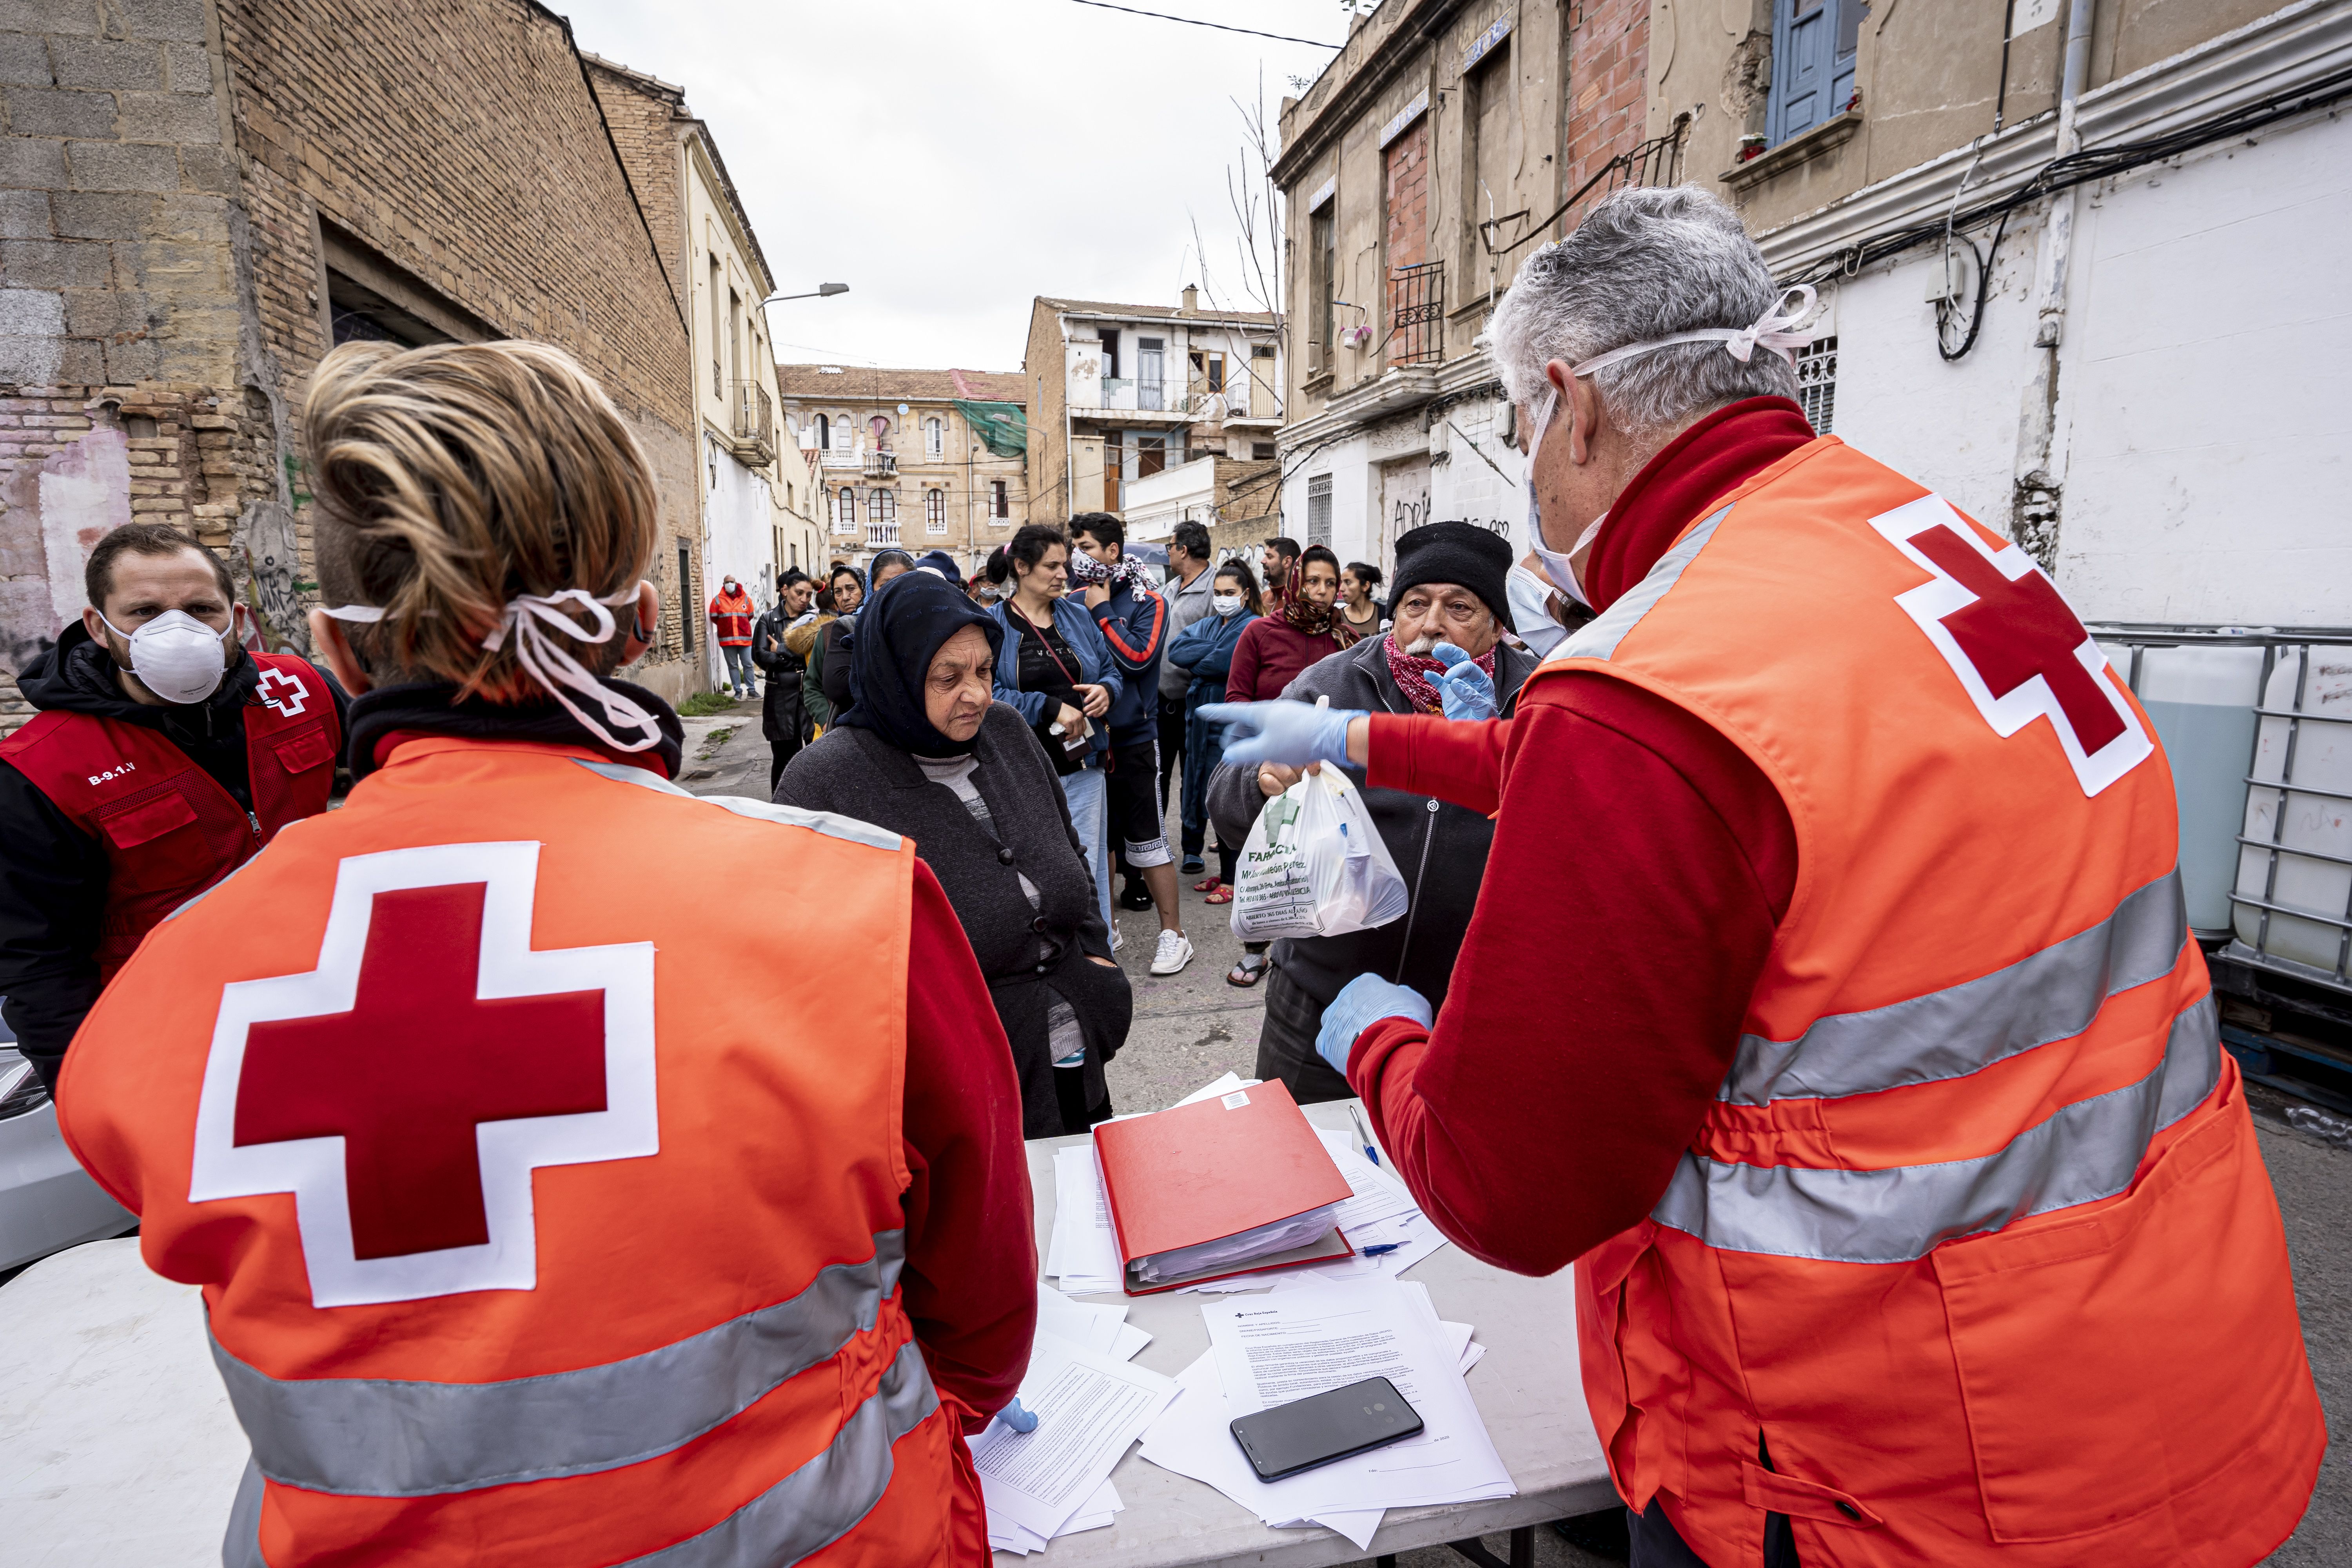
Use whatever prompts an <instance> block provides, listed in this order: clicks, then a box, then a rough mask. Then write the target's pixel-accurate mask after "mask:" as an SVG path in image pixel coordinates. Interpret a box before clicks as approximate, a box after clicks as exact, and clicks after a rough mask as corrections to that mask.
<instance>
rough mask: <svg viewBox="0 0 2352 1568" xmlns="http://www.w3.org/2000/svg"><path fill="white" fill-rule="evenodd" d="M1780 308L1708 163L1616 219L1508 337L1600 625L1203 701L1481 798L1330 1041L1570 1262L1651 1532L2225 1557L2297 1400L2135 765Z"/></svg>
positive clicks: (2155, 818)
mask: <svg viewBox="0 0 2352 1568" xmlns="http://www.w3.org/2000/svg"><path fill="white" fill-rule="evenodd" d="M1803 310H1804V305H1803V302H1802V301H1800V302H1799V303H1797V304H1795V305H1794V306H1791V305H1790V304H1789V303H1787V301H1786V297H1785V295H1784V293H1783V290H1782V289H1780V286H1779V285H1778V284H1776V283H1775V282H1774V281H1773V279H1772V276H1771V273H1770V271H1769V268H1766V266H1765V264H1764V258H1763V257H1762V255H1761V254H1760V253H1759V251H1758V249H1757V247H1756V245H1755V242H1754V241H1753V240H1751V239H1750V238H1749V237H1748V235H1747V234H1746V233H1745V232H1744V231H1743V230H1742V229H1741V227H1740V226H1739V221H1738V217H1737V216H1735V215H1734V214H1732V213H1731V212H1730V211H1729V209H1727V207H1726V206H1725V205H1723V204H1722V203H1721V202H1719V201H1717V200H1716V199H1715V198H1714V197H1712V196H1709V195H1706V194H1705V193H1703V192H1700V191H1697V190H1696V189H1690V188H1684V189H1673V190H1660V189H1639V190H1628V191H1621V192H1618V193H1617V194H1616V195H1612V196H1610V197H1609V198H1608V199H1606V200H1604V201H1602V202H1601V203H1599V204H1597V205H1595V206H1594V207H1593V209H1592V210H1591V213H1589V214H1588V215H1587V216H1586V217H1585V220H1584V222H1583V223H1582V225H1580V226H1579V228H1578V229H1577V231H1576V232H1575V233H1574V234H1571V235H1570V237H1568V238H1567V239H1566V240H1563V241H1561V242H1560V243H1559V244H1558V245H1555V246H1550V247H1546V248H1545V249H1543V250H1541V251H1539V252H1538V253H1537V254H1536V255H1535V256H1534V257H1533V258H1530V259H1529V260H1528V263H1527V264H1526V265H1525V266H1524V267H1523V268H1521V270H1520V273H1519V276H1518V279H1517V281H1516V282H1515V283H1514V284H1513V285H1512V288H1511V291H1510V293H1509V295H1508V296H1507V298H1506V299H1505V300H1504V301H1503V304H1502V306H1501V308H1500V309H1499V310H1497V312H1496V319H1495V323H1494V326H1493V329H1492V335H1493V340H1494V343H1495V357H1496V366H1497V369H1498V370H1499V372H1500V374H1501V376H1502V379H1503V384H1504V385H1505V387H1506V388H1507V390H1508V391H1509V393H1510V395H1511V396H1512V398H1513V399H1514V401H1515V402H1516V403H1517V405H1518V406H1519V407H1520V409H1521V411H1522V413H1523V414H1524V416H1526V424H1525V425H1524V426H1522V428H1523V429H1525V430H1526V431H1527V432H1528V436H1529V447H1530V449H1529V452H1528V467H1529V469H1530V479H1531V489H1532V492H1533V494H1534V496H1535V498H1536V500H1537V502H1538V506H1539V508H1540V511H1539V516H1538V519H1537V521H1538V538H1539V539H1540V540H1541V541H1542V544H1543V549H1544V551H1545V552H1546V553H1545V555H1544V557H1543V559H1544V563H1545V568H1546V573H1547V574H1548V575H1549V576H1550V577H1551V579H1552V581H1553V582H1554V584H1556V585H1557V586H1558V587H1559V590H1560V591H1561V592H1562V593H1564V594H1567V595H1572V596H1574V597H1576V598H1579V599H1582V600H1588V601H1589V602H1590V603H1591V605H1593V606H1594V607H1595V608H1596V609H1597V610H1598V611H1599V615H1598V616H1597V618H1595V619H1594V620H1593V621H1592V622H1591V624H1590V625H1588V626H1584V627H1582V628H1581V629H1580V630H1579V631H1577V632H1575V633H1574V634H1572V635H1571V636H1570V637H1569V639H1568V640H1567V641H1565V642H1564V643H1562V644H1561V645H1560V647H1559V648H1558V649H1557V650H1556V651H1555V652H1554V653H1553V655H1552V656H1551V658H1549V659H1548V660H1547V661H1546V662H1545V664H1544V665H1543V666H1542V667H1541V668H1538V670H1537V671H1536V673H1535V674H1534V675H1532V676H1530V677H1529V678H1528V682H1527V684H1526V685H1525V686H1524V687H1523V688H1522V689H1521V691H1520V695H1519V701H1518V708H1517V712H1516V714H1515V715H1514V716H1513V717H1511V718H1508V719H1498V720H1494V721H1486V722H1480V723H1460V722H1448V721H1445V720H1444V719H1433V718H1426V717H1421V716H1403V715H1397V714H1389V713H1374V714H1370V715H1365V714H1349V713H1344V712H1337V711H1326V712H1321V713H1318V712H1317V711H1316V710H1312V709H1308V708H1306V707H1303V706H1301V705H1300V704H1297V703H1290V702H1273V703H1256V704H1234V705H1228V706H1226V707H1223V708H1222V709H1220V708H1210V709H1204V710H1202V716H1203V717H1204V718H1205V719H1207V720H1208V721H1211V722H1220V723H1226V724H1228V725H1229V726H1230V728H1229V729H1228V731H1227V733H1228V736H1229V743H1228V746H1227V749H1226V752H1225V760H1226V761H1227V762H1228V763H1235V762H1257V763H1284V764H1287V765H1293V766H1296V765H1298V764H1300V763H1307V762H1310V761H1315V762H1339V761H1347V762H1352V763H1359V764H1363V765H1365V768H1366V777H1367V782H1368V783H1369V784H1370V785H1372V786H1373V787H1375V788H1381V787H1388V788H1399V789H1420V790H1424V791H1427V792H1428V793H1430V794H1432V795H1440V796H1443V797H1444V798H1446V799H1448V800H1451V801H1453V802H1454V803H1455V804H1457V805H1466V806H1469V807H1470V808H1471V809H1473V810H1479V811H1488V812H1493V813H1495V838H1494V847H1493V848H1492V850H1491V852H1490V853H1489V855H1488V858H1487V862H1486V877H1485V879H1484V881H1483V883H1482V885H1481V888H1480V890H1479V895H1478V902H1477V906H1476V909H1475V911H1474V912H1473V914H1472V915H1471V918H1470V922H1469V929H1468V931H1467V933H1466V935H1465V938H1464V940H1463V942H1462V945H1461V949H1460V952H1459V954H1458V956H1457V958H1456V961H1455V963H1454V971H1453V974H1452V984H1451V988H1450V989H1449V991H1448V993H1447V994H1446V998H1445V1002H1444V1006H1443V1008H1442V1010H1440V1009H1433V1008H1432V1007H1431V1006H1430V1005H1429V1003H1428V1002H1427V1000H1425V999H1424V998H1423V997H1422V996H1420V995H1418V994H1415V993H1414V992H1413V991H1412V990H1411V989H1409V988H1408V987H1405V986H1402V985H1398V984H1393V983H1392V982H1391V979H1390V978H1389V977H1388V976H1385V975H1378V974H1362V975H1359V976H1357V977H1356V978H1355V979H1353V980H1351V981H1349V983H1348V984H1347V985H1346V986H1345V987H1343V988H1342V989H1341V990H1340V991H1339V993H1338V994H1336V995H1335V996H1333V997H1332V999H1331V1001H1330V1003H1329V1005H1327V1006H1326V1007H1325V1008H1324V1010H1323V1021H1322V1026H1321V1029H1320V1032H1319V1033H1318V1037H1317V1042H1316V1043H1317V1049H1318V1054H1320V1055H1321V1056H1322V1057H1323V1058H1324V1059H1325V1060H1326V1061H1328V1062H1330V1063H1331V1064H1332V1065H1333V1066H1334V1067H1337V1068H1340V1069H1341V1070H1343V1071H1344V1072H1345V1073H1346V1074H1347V1077H1348V1081H1349V1086H1350V1087H1351V1088H1353V1089H1355V1090H1356V1091H1357V1092H1358V1093H1360V1095H1362V1097H1363V1099H1364V1101H1365V1104H1366V1106H1367V1107H1368V1109H1370V1111H1371V1113H1372V1118H1373V1122H1374V1125H1375V1128H1376V1130H1377V1131H1379V1132H1380V1133H1381V1137H1382V1139H1383V1141H1384V1142H1386V1144H1387V1147H1388V1149H1389V1150H1390V1152H1391V1153H1393V1154H1394V1155H1395V1157H1396V1164H1397V1167H1398V1169H1399V1171H1400V1172H1401V1173H1402V1175H1403V1176H1404V1178H1405V1180H1406V1181H1407V1183H1408V1184H1410V1185H1411V1186H1412V1191H1413V1194H1414V1195H1415V1196H1416V1197H1417V1198H1419V1199H1420V1200H1421V1203H1422V1206H1423V1208H1424V1209H1425V1210H1426V1211H1427V1212H1428V1213H1429V1214H1430V1215H1431V1217H1432V1218H1433V1219H1434V1220H1435V1221H1436V1223H1437V1224H1438V1225H1439V1226H1441V1227H1442V1228H1443V1229H1444V1231H1445V1232H1446V1233H1447V1234H1448V1235H1449V1236H1451V1237H1453V1238H1454V1240H1455V1241H1457V1242H1459V1243H1460V1244H1461V1245H1462V1246H1463V1247H1465V1248H1467V1249H1469V1250H1470V1251H1472V1252H1475V1253H1476V1254H1477V1255H1478V1256H1480V1257H1482V1258H1487V1259H1489V1260H1490V1261H1493V1262H1495V1263H1497V1264H1499V1265H1501V1266H1503V1267H1505V1268H1511V1269H1514V1270H1517V1271H1518V1272H1521V1273H1527V1274H1548V1273H1550V1272H1552V1271H1553V1270H1555V1269H1557V1268H1560V1267H1561V1266H1562V1265H1563V1264H1565V1263H1567V1262H1569V1261H1570V1259H1574V1260H1575V1261H1576V1264H1577V1275H1578V1288H1579V1300H1578V1307H1577V1311H1576V1313H1575V1316H1576V1319H1577V1324H1578V1331H1579V1333H1580V1337H1581V1338H1582V1341H1583V1344H1582V1355H1581V1360H1582V1364H1583V1369H1584V1374H1585V1394H1586V1399H1587V1403H1588V1404H1589V1405H1590V1406H1591V1412H1592V1415H1593V1422H1594V1426H1595V1427H1596V1428H1597V1430H1598V1431H1599V1433H1600V1436H1601V1448H1602V1450H1603V1452H1604V1453H1605V1454H1606V1455H1607V1456H1608V1458H1609V1462H1610V1466H1611V1469H1612V1473H1613V1475H1614V1477H1615V1479H1616V1482H1617V1488H1618V1490H1619V1491H1620V1493H1622V1495H1623V1496H1624V1498H1625V1499H1626V1500H1628V1501H1629V1502H1630V1503H1632V1504H1633V1505H1635V1506H1636V1507H1637V1508H1639V1509H1640V1510H1642V1511H1641V1513H1640V1514H1639V1516H1638V1517H1637V1518H1636V1520H1635V1521H1634V1523H1633V1563H1634V1565H1635V1568H1692V1565H1693V1564H1696V1563H1706V1564H1712V1565H1714V1568H1731V1565H1732V1564H1744V1565H1747V1568H1759V1564H1760V1565H1761V1568H1785V1565H1788V1564H1791V1563H1795V1562H1797V1561H1798V1560H1800V1559H1801V1561H1802V1562H1803V1563H1806V1564H1808V1565H1809V1568H1840V1565H1843V1564H1850V1563H1895V1562H1904V1563H1937V1564H1938V1565H1939V1568H2000V1565H2004V1564H2017V1563H2027V1562H2045V1563H2058V1562H2065V1563H2107V1562H2114V1563H2127V1562H2159V1561H2161V1562H2168V1563H2186V1562H2196V1563H2210V1564H2211V1565H2213V1568H2245V1565H2248V1564H2251V1563H2255V1562H2258V1561H2260V1560H2261V1559H2262V1558H2263V1557H2264V1556H2266V1555H2267V1554H2268V1553H2269V1552H2271V1551H2272V1550H2273V1548H2275V1547H2276V1546H2277V1545H2278V1544H2279V1542H2281V1541H2283V1540H2284V1539H2285V1537H2286V1536H2287V1534H2288V1533H2289V1532H2290V1531H2293V1529H2294V1525H2295V1521H2297V1519H2299V1518H2300V1517H2301V1515H2302V1513H2303V1511H2304V1509H2305V1505H2306V1504H2307V1503H2308V1502H2309V1500H2310V1498H2311V1495H2312V1485H2313V1481H2314V1479H2315V1477H2316V1476H2317V1474H2318V1472H2319V1468H2320V1462H2321V1457H2322V1453H2323V1451H2324V1449H2325V1447H2326V1418H2325V1415H2324V1414H2323V1413H2322V1411H2321V1409H2320V1406H2319V1402H2318V1400H2317V1398H2316V1396H2315V1394H2314V1392H2313V1388H2312V1380H2311V1373H2310V1368H2309V1365H2308V1363H2307V1361H2306V1359H2305V1352H2304V1348H2303V1342H2302V1337H2301V1335H2300V1333H2299V1331H2298V1326H2297V1322H2296V1310H2295V1299H2294V1280H2293V1278H2292V1276H2291V1274H2290V1271H2289V1268H2288V1259H2287V1253H2286V1246H2285V1238H2284V1234H2283V1231H2282V1227H2281V1225H2280V1221H2279V1215H2278V1208H2277V1204H2276V1200H2275V1199H2274V1198H2273V1195H2272V1194H2271V1192H2270V1188H2269V1184H2268V1180H2267V1178H2266V1176H2265V1175H2264V1173H2263V1156H2262V1151H2261V1149H2260V1148H2259V1147H2258V1146H2257V1145H2256V1143H2255V1140H2254V1134H2253V1127H2252V1121H2250V1120H2249V1118H2248V1116H2247V1112H2246V1103H2245V1096H2244V1093H2243V1090H2242V1088H2241V1086H2240V1084H2239V1080H2238V1073H2237V1068H2236V1066H2235V1064H2234V1062H2233V1061H2231V1058H2228V1057H2226V1056H2224V1055H2223V1054H2222V1053H2221V1040H2220V1037H2219V1032H2218V1028H2217V1026H2216V1021H2215V1014H2214V1004H2213V999H2212V994H2211V990H2210V982H2209V980H2208V978H2207V976H2206V973H2205V967H2204V961H2203V956H2202V954H2201V953H2200V952H2199V951H2198V948H2197V945H2196V943H2195V942H2193V941H2191V940H2189V934H2188V932H2187V930H2186V927H2185V921H2184V920H2183V918H2182V916H2181V913H2180V891H2179V882H2178V880H2177V878H2176V875H2175V869H2174V868H2175V865H2176V862H2177V859H2178V854H2179V808H2178V805H2176V803H2175V800H2174V797H2173V793H2172V784H2171V780H2170V776H2169V774H2168V771H2167V770H2166V767H2165V764H2164V761H2163V752H2162V749H2161V747H2160V746H2158V744H2157V743H2156V742H2155V739H2154V737H2153V735H2152V734H2151V732H2150V731H2149V727H2148V725H2147V720H2146V717H2145V715H2143V714H2142V713H2140V712H2139V710H2137V707H2136V706H2135V705H2134V704H2133V703H2132V701H2131V699H2130V697H2129V695H2128V693H2126V691H2125V690H2124V689H2123V687H2122V683H2121V682H2120V681H2119V680H2117V679H2116V677H2115V674H2114V672H2113V671H2112V670H2111V669H2109V668H2107V665H2106V661H2105V659H2104V658H2101V657H2100V656H2099V654H2098V651H2097V646H2096V644H2095V643H2094V642H2093V641H2092V640H2091V637H2090V635H2089V634H2088V632H2086V631H2085V630H2084V627H2083V626H2082V624H2081V622H2080V621H2079V620H2077V619H2076V617H2075V616H2074V612H2073V611H2072V610H2071V609H2069V608H2068V607H2067V605H2066V604H2065V601H2064V600H2063V598H2062V597H2061V596H2060V595H2059V594H2058V591H2057V589H2056V588H2055V587H2054V586H2053V584H2051V583H2050V581H2049V580H2048V579H2047V578H2046V577H2045V576H2043V575H2042V573H2041V572H2040V571H2039V570H2038V569H2037V568H2036V567H2035V566H2034V565H2033V563H2032V561H2031V560H2030V559H2029V558H2028V557H2027V556H2026V555H2025V553H2024V552H2023V551H2022V550H2021V549H2020V548H2019V547H2018V546H2017V545H2015V544H2014V543H2011V542H2010V541H2008V540H2006V539H2004V538H2003V537H2001V536H2000V534H1998V533H1995V532H1993V531H1990V530H1988V529H1985V528H1982V527H1981V526H1979V524H1977V523H1975V522H1973V521H1970V520H1969V519H1967V518H1965V517H1963V516H1962V515H1960V514H1959V513H1958V511H1956V510H1954V509H1953V508H1952V507H1951V506H1950V505H1949V504H1948V503H1947V502H1945V501H1944V500H1941V499H1940V498H1938V497H1937V496H1935V495H1933V494H1931V493H1929V492H1928V491H1927V489H1926V488H1925V487H1923V486H1921V485H1919V484H1918V483H1917V482H1916V481H1915V480H1912V479H1907V478H1906V477H1904V476H1903V475H1901V474H1898V473H1895V472H1894V471H1892V470H1891V469H1888V468H1885V467H1884V466H1883V465H1881V464H1878V463H1875V462H1874V461H1872V460H1871V459H1870V458H1868V457H1866V456H1864V454H1862V453H1860V452H1857V451H1855V450H1853V448H1852V447H1847V446H1845V445H1844V444H1843V443H1842V442H1840V441H1838V440H1836V439H1835V438H1834V437H1820V438H1816V437H1813V436H1812V433H1811V430H1810V429H1809V428H1807V426H1806V425H1805V422H1804V418H1803V416H1802V414H1801V411H1800V410H1799V408H1798V407H1797V405H1796V404H1795V403H1794V402H1792V401H1790V398H1789V394H1790V393H1792V392H1793V391H1794V390H1795V379H1794V375H1793V367H1792V363H1791V359H1792V357H1793V356H1792V355H1790V350H1791V348H1792V347H1793V346H1794V344H1795V343H1796V342H1801V341H1802V337H1801V332H1799V331H1795V330H1793V329H1795V328H1796V326H1797V324H1798V320H1800V319H1801V316H1802V314H1803ZM1784 356H1787V357H1784ZM1467 668H1469V667H1468V666H1466V665H1457V666H1456V668H1454V669H1453V670H1451V671H1450V672H1449V673H1448V674H1447V675H1446V676H1444V677H1442V678H1441V679H1440V684H1442V685H1445V686H1448V687H1452V686H1454V685H1455V684H1456V683H1458V682H1464V681H1466V680H1468V679H1469V677H1468V676H1467V675H1466V674H1465V670H1466V669H1467ZM1448 706H1449V707H1450V706H1452V704H1450V703H1449V704H1448ZM1564 1332H1565V1326H1564V1325H1563V1333H1564ZM2157 1347H2160V1348H2157ZM2151 1357H2154V1358H2155V1359H2153V1360H2151V1359H2150V1358H2151ZM2149 1368H2159V1370H2154V1371H2150V1370H2145V1369H2149ZM2200 1391H2201V1392H2200ZM2151 1434H2155V1435H2158V1436H2157V1438H2156V1439H2155V1440H2157V1441H2160V1443H2161V1446H2162V1462H2161V1465H2160V1466H2154V1467H2152V1466H2151V1465H2150V1463H2149V1458H2148V1455H2149V1447H2150V1443H2151V1440H2152V1439H2151Z"/></svg>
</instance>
